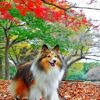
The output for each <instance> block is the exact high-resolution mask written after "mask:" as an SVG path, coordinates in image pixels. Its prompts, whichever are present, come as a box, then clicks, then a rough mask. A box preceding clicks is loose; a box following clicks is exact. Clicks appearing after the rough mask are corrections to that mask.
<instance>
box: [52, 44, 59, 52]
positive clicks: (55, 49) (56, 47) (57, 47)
mask: <svg viewBox="0 0 100 100" xmlns="http://www.w3.org/2000/svg"><path fill="white" fill-rule="evenodd" d="M52 50H53V51H55V52H56V53H58V52H59V45H56V46H55V47H54V48H53V49H52Z"/></svg>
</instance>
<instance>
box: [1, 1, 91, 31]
mask: <svg viewBox="0 0 100 100" xmlns="http://www.w3.org/2000/svg"><path fill="white" fill-rule="evenodd" d="M71 6H72V5H71V4H69V3H68V2H65V1H64V0H62V1H58V0H12V1H11V2H7V1H3V2H0V19H9V20H12V21H14V20H15V18H14V17H13V16H12V15H11V14H10V13H9V10H11V9H13V8H16V9H17V10H18V11H19V13H20V14H21V15H22V16H26V14H27V13H31V14H32V15H33V16H36V17H38V18H41V19H43V20H46V21H50V22H59V23H64V24H65V25H66V27H69V28H71V29H73V30H74V31H77V30H78V29H79V28H80V26H82V25H85V26H90V23H89V21H88V20H87V19H86V17H85V15H84V14H83V13H82V11H80V12H76V11H75V10H73V9H72V8H71Z"/></svg>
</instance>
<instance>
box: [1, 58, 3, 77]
mask: <svg viewBox="0 0 100 100" xmlns="http://www.w3.org/2000/svg"><path fill="white" fill-rule="evenodd" d="M0 79H3V66H2V57H0Z"/></svg>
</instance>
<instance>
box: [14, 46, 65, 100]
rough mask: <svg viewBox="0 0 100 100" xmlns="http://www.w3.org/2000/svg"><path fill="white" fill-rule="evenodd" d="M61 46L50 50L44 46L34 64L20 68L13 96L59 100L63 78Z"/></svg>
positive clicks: (15, 79)
mask: <svg viewBox="0 0 100 100" xmlns="http://www.w3.org/2000/svg"><path fill="white" fill-rule="evenodd" d="M59 51H60V50H59V45H56V46H55V47H54V48H53V49H48V46H47V45H46V44H44V45H43V46H42V50H41V52H40V53H39V54H38V55H37V57H36V59H35V60H34V61H33V62H29V63H26V64H24V65H22V66H20V67H19V69H18V70H17V73H16V75H15V77H14V80H13V83H12V84H13V85H12V87H13V90H14V91H13V94H14V96H18V97H20V98H22V97H24V96H27V97H28V100H40V98H41V97H42V98H43V100H59V97H58V93H57V89H58V86H59V82H60V80H61V79H62V77H63V74H64V70H63V63H62V59H61V57H60V56H59V54H60V53H59Z"/></svg>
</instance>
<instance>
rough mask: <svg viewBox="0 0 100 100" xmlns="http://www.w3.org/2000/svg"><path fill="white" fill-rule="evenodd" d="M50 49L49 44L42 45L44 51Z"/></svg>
mask: <svg viewBox="0 0 100 100" xmlns="http://www.w3.org/2000/svg"><path fill="white" fill-rule="evenodd" d="M47 50H48V46H47V45H46V44H43V45H42V51H43V52H45V51H47Z"/></svg>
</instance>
